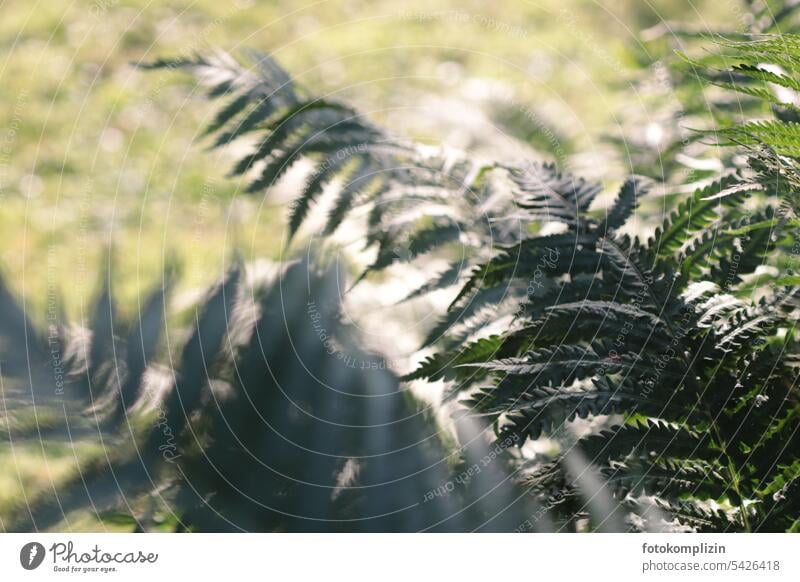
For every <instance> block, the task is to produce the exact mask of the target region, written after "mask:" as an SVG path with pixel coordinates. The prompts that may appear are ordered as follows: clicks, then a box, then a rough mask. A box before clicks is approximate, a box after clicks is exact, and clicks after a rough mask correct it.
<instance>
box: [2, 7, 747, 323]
mask: <svg viewBox="0 0 800 582" xmlns="http://www.w3.org/2000/svg"><path fill="white" fill-rule="evenodd" d="M737 7H738V3H736V2H731V3H730V6H727V5H725V3H716V2H680V1H664V0H662V1H658V2H640V1H638V0H615V1H607V2H603V3H599V2H590V1H581V0H568V1H564V0H542V1H536V2H528V1H525V0H500V1H497V2H492V3H486V2H480V1H466V2H465V1H463V0H459V1H455V0H453V1H449V0H439V1H438V2H433V3H431V2H429V1H417V0H412V1H406V2H403V3H401V4H398V3H396V2H388V1H384V0H380V1H374V0H373V1H369V2H367V1H358V0H344V1H328V2H313V3H302V2H289V1H281V0H278V1H264V2H255V1H247V0H241V1H238V2H232V3H223V2H214V1H211V0H200V1H197V2H179V1H166V2H144V1H141V2H138V1H129V0H123V1H115V0H96V1H94V2H89V1H80V2H67V1H60V0H52V1H48V2H27V1H23V0H11V1H8V0H7V1H5V2H3V3H2V5H0V14H2V17H1V18H0V45H1V46H2V53H1V54H2V56H0V78H2V86H3V89H2V92H0V221H2V223H0V248H1V249H2V257H0V265H2V268H3V269H4V271H5V275H6V277H7V280H9V281H11V282H12V286H13V288H14V290H15V291H16V292H17V293H20V294H22V295H24V296H25V297H26V300H27V301H29V302H30V304H31V305H32V306H33V308H34V311H35V312H37V313H42V312H43V310H42V308H43V307H44V305H45V303H46V300H47V296H48V294H51V295H52V293H53V290H54V289H57V290H58V293H59V294H60V296H62V297H63V305H65V306H66V308H65V309H66V311H67V313H68V314H69V315H70V317H71V318H73V319H82V317H83V310H84V307H85V305H86V301H87V300H88V298H89V297H90V296H91V295H92V293H93V292H94V291H95V290H96V287H97V280H98V277H99V275H98V269H99V267H100V264H101V262H102V260H103V258H104V257H105V256H106V255H104V253H105V252H106V251H107V250H108V248H111V249H112V257H113V262H112V270H113V277H114V281H115V284H116V285H117V287H116V293H117V294H118V295H119V297H120V299H121V304H122V305H123V306H124V305H130V304H131V301H132V300H133V299H134V298H135V297H137V296H138V293H139V292H140V291H141V289H142V288H143V287H147V286H149V285H150V284H152V283H153V282H154V281H155V280H157V278H158V277H159V274H160V273H161V272H162V268H163V265H164V262H165V260H171V259H174V260H175V261H174V262H176V263H177V264H178V265H180V267H181V269H182V270H183V271H184V275H185V276H184V277H182V284H181V285H182V288H183V290H184V291H185V296H184V298H185V299H186V300H187V301H189V300H190V299H191V297H192V291H193V289H199V288H201V287H202V285H204V284H205V283H207V282H209V281H211V280H213V279H214V278H216V277H217V276H218V275H219V274H220V272H221V269H222V263H223V260H224V259H225V258H226V257H229V256H230V254H231V252H232V251H233V250H234V249H237V248H238V249H239V250H240V251H241V252H242V253H243V254H244V255H245V256H246V257H247V258H256V257H259V258H272V257H276V256H278V255H279V254H280V253H281V248H282V238H283V223H284V221H283V218H284V212H283V205H282V204H281V197H280V196H279V195H276V196H270V197H267V198H266V199H264V200H262V199H254V198H252V197H246V196H245V195H237V189H238V188H239V187H240V184H237V183H236V182H234V181H231V180H226V179H225V171H226V168H227V167H229V165H230V159H231V158H232V156H233V155H234V153H238V152H236V150H235V149H228V150H225V151H221V152H213V153H208V152H205V151H204V145H207V143H204V142H202V140H199V138H198V135H199V131H200V130H201V129H202V126H203V125H204V124H205V123H206V122H207V121H208V119H209V115H210V114H211V113H212V110H213V106H210V105H209V104H208V103H207V102H206V101H205V100H204V99H203V96H202V93H201V90H199V89H197V88H196V87H195V86H194V84H193V82H192V81H191V80H190V79H188V78H186V77H184V76H181V75H177V74H171V73H169V72H158V73H148V72H144V71H140V70H137V69H135V68H134V67H133V66H132V65H131V63H136V62H142V61H148V60H153V59H155V58H156V57H160V56H173V55H181V54H184V55H188V54H190V53H192V52H194V51H199V52H207V51H209V50H211V49H212V48H213V47H220V48H223V49H226V50H229V51H234V52H235V51H237V50H240V49H242V48H245V47H250V48H256V49H259V50H262V51H265V52H269V53H271V54H273V55H274V56H275V58H276V59H277V60H278V62H279V63H281V64H282V65H284V66H285V67H286V68H287V69H288V70H289V71H290V73H291V74H292V75H293V76H295V77H296V78H297V80H298V82H300V83H302V84H305V85H307V86H309V87H311V88H312V89H313V90H314V91H315V92H317V93H329V92H330V93H333V94H335V95H336V96H337V97H340V98H344V99H347V100H349V101H350V102H352V103H353V104H355V105H356V106H358V107H359V108H360V109H361V110H362V111H364V112H366V113H367V114H368V115H369V116H370V117H371V118H373V119H375V120H376V121H378V122H381V123H384V124H386V125H388V126H389V127H390V128H391V129H393V130H395V131H396V132H398V133H400V134H405V135H411V136H413V137H415V138H417V139H421V140H423V141H426V142H429V143H431V144H437V145H438V144H440V143H442V142H444V143H447V144H450V145H452V146H454V147H460V148H471V149H479V148H481V147H485V148H486V149H487V151H488V152H489V153H490V154H497V152H502V151H503V149H502V148H503V145H504V144H507V143H509V140H506V139H505V137H506V136H504V135H503V133H504V132H505V133H510V134H514V133H517V137H523V138H525V139H527V140H528V141H530V142H532V143H533V145H534V146H536V145H537V141H538V142H540V144H541V145H542V146H543V148H544V149H548V146H554V145H558V146H560V147H561V148H562V150H563V151H564V152H565V153H566V154H568V155H572V154H574V153H575V152H581V156H583V158H584V159H586V160H590V161H591V160H592V159H593V158H592V155H593V154H598V155H599V153H602V148H603V145H602V144H601V143H600V142H599V141H598V138H599V136H601V135H603V134H607V133H608V132H614V131H617V130H618V129H619V128H618V127H617V114H618V113H619V112H620V111H621V110H622V109H623V108H626V107H636V106H638V105H637V96H636V95H635V94H633V93H632V92H631V91H626V84H627V81H628V79H629V78H630V76H631V75H634V74H635V73H636V70H637V69H638V68H639V67H640V66H641V65H642V63H645V64H647V63H648V59H650V60H651V61H652V60H654V59H655V57H656V55H652V54H650V53H648V52H647V51H645V50H644V49H642V48H641V45H640V44H639V41H638V40H637V35H638V33H639V32H640V31H641V30H642V29H644V28H647V27H649V26H652V25H654V24H657V23H659V22H662V21H664V20H671V19H682V20H684V21H685V20H686V19H687V18H689V17H690V16H692V14H693V15H695V16H694V17H692V19H693V20H694V19H698V21H702V22H706V21H708V25H709V26H711V22H712V21H713V20H714V19H718V20H719V21H720V22H725V23H727V24H728V25H730V23H731V21H733V22H735V19H736V14H737V13H736V8H737ZM700 15H702V18H701V16H700ZM649 50H651V51H652V48H650V49H649ZM492 99H494V100H497V99H500V100H503V101H504V102H505V103H506V105H507V107H506V109H509V107H508V105H510V109H511V110H512V111H513V110H514V109H515V108H516V109H517V110H522V109H523V108H530V110H531V111H534V112H535V113H536V115H537V118H539V119H541V120H542V123H543V124H545V125H547V126H548V128H549V130H550V131H549V132H545V133H544V134H543V132H542V131H540V130H541V129H542V128H541V127H536V126H535V125H534V127H532V128H528V129H526V128H524V127H521V126H520V125H519V123H517V122H515V121H514V120H513V119H511V120H505V121H506V122H505V126H504V125H503V122H504V119H503V117H502V116H500V117H499V118H497V119H495V121H498V124H495V126H494V127H493V126H492V124H491V123H490V124H489V125H486V124H482V119H481V117H480V112H481V111H485V110H486V107H485V105H486V103H487V102H490V101H491V100H492ZM476 112H477V113H476ZM488 118H489V119H490V121H491V120H492V119H493V118H492V116H491V115H488ZM504 140H505V141H504ZM556 141H558V144H556ZM548 142H549V143H548ZM241 147H244V146H240V148H241ZM550 149H552V147H551V148H550ZM510 151H511V152H512V153H513V152H514V150H513V146H510ZM584 165H586V166H587V167H588V168H589V169H590V170H592V169H594V171H595V173H597V174H598V175H599V174H606V175H607V174H609V173H610V174H611V175H612V177H617V176H618V175H621V174H622V173H623V172H624V168H621V169H618V170H616V171H614V170H613V168H612V169H609V168H606V167H598V166H597V165H596V164H594V163H586V164H584ZM605 165H608V164H607V163H606V164H605ZM288 181H289V186H288V187H291V179H290V178H289V179H288Z"/></svg>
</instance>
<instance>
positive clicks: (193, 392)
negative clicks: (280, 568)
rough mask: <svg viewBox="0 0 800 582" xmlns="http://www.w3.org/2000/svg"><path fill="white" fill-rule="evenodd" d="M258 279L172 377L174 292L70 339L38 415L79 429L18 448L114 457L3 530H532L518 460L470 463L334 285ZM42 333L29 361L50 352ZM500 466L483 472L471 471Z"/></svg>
mask: <svg viewBox="0 0 800 582" xmlns="http://www.w3.org/2000/svg"><path fill="white" fill-rule="evenodd" d="M244 275H245V268H244V266H238V267H236V268H234V269H233V270H232V271H230V272H229V273H228V274H227V276H226V277H225V278H224V280H223V281H221V282H220V283H219V284H218V285H217V286H216V287H215V288H213V289H211V290H210V292H209V294H208V297H207V298H206V300H205V301H204V303H203V304H202V305H201V306H199V307H198V308H197V309H196V310H195V312H194V315H195V317H194V318H193V319H194V322H193V325H192V329H191V331H190V332H189V333H188V336H187V338H186V340H185V341H184V342H183V345H182V348H181V349H180V352H179V354H178V356H177V357H176V358H175V365H174V368H171V367H167V368H166V369H165V367H164V362H159V361H158V359H157V358H156V353H157V352H158V351H159V347H160V339H159V338H160V336H161V335H162V331H163V329H164V326H165V319H164V315H165V306H166V299H167V297H168V291H169V286H168V285H163V286H161V287H160V288H159V289H157V290H156V291H155V292H154V293H153V294H152V295H151V297H150V298H149V299H148V300H147V301H146V302H145V305H144V306H143V308H142V310H141V314H140V316H139V317H138V318H137V319H136V320H135V321H134V322H132V323H131V324H130V325H128V326H125V325H123V324H121V322H119V321H117V318H116V317H115V311H116V310H115V307H114V301H113V298H112V294H111V292H110V288H109V286H106V288H105V289H104V291H103V293H101V294H100V296H99V299H98V301H97V304H96V309H95V316H94V318H93V323H92V328H91V329H90V330H86V331H85V332H83V331H79V330H78V329H76V328H75V327H74V326H69V327H67V326H63V327H61V328H60V331H59V334H58V338H57V341H58V343H59V345H61V346H62V347H63V349H64V353H69V354H72V357H70V358H68V359H67V360H66V361H65V362H64V363H63V366H64V368H65V376H66V378H67V381H66V382H65V384H64V388H63V390H64V392H63V395H62V396H61V397H60V398H56V399H55V400H54V399H53V398H52V395H49V394H48V393H47V391H48V388H50V387H51V386H50V384H52V382H51V383H47V382H45V381H42V380H43V378H42V379H37V380H38V381H37V383H36V390H37V394H36V395H35V396H33V399H34V401H35V402H36V403H37V408H38V409H39V410H40V413H43V412H44V411H45V410H47V409H48V408H49V407H55V408H59V407H63V409H64V416H63V418H62V419H61V420H60V421H57V422H55V423H53V424H51V425H49V426H44V425H42V424H40V423H38V422H32V423H28V424H27V425H26V424H25V423H19V422H18V423H11V424H10V425H9V427H8V435H7V437H8V438H9V439H10V441H11V442H12V443H14V445H15V446H22V445H24V443H25V442H26V441H28V440H34V441H37V442H42V443H46V442H51V441H53V440H58V439H61V438H69V439H70V441H73V439H74V440H75V441H78V440H81V439H82V440H86V439H96V440H98V441H99V442H100V443H101V444H102V445H103V448H104V450H105V455H104V456H101V457H99V458H96V459H94V460H92V461H89V462H87V461H84V462H83V463H81V465H80V466H79V474H77V475H75V476H74V477H72V478H68V479H66V480H64V481H62V482H58V483H55V484H54V486H53V491H52V492H45V493H44V494H43V495H42V496H41V497H40V498H36V499H28V500H27V502H26V504H25V506H19V507H18V508H17V510H16V511H15V512H14V513H13V514H12V515H7V516H3V522H4V523H5V524H6V527H8V528H9V529H10V530H12V531H20V530H24V531H28V530H33V529H37V530H41V529H50V528H53V527H56V526H58V524H60V523H62V520H65V519H67V520H68V519H69V518H70V517H73V518H74V515H75V512H76V511H79V510H81V511H87V510H88V511H91V512H93V513H95V514H97V515H98V516H100V517H102V518H103V519H111V518H110V517H109V516H113V519H114V520H116V521H118V522H120V521H121V522H125V521H127V522H128V523H129V524H130V526H131V527H134V528H136V529H138V530H151V529H155V528H158V527H161V526H159V524H160V523H165V522H166V523H167V524H168V525H169V526H170V527H172V528H173V529H176V530H179V531H242V530H245V531H420V530H431V531H470V530H485V531H494V530H499V531H508V530H509V529H511V528H512V527H514V526H515V525H516V523H517V520H518V519H519V518H518V515H520V514H522V515H524V514H525V512H526V510H525V507H526V506H527V505H529V504H530V502H529V501H528V500H527V499H526V498H525V497H524V496H520V494H519V493H518V492H515V487H514V485H513V484H512V483H511V482H510V481H509V480H508V474H507V472H506V469H505V467H506V463H507V459H506V456H507V454H506V453H505V450H504V449H505V448H507V447H502V448H496V449H492V450H489V449H488V448H487V447H486V444H485V443H484V441H482V440H481V439H479V438H478V439H476V438H474V437H473V439H472V443H471V444H468V445H467V446H465V447H464V449H463V451H461V456H458V455H456V456H454V454H453V453H452V451H451V450H450V448H451V445H449V444H448V439H447V438H446V436H445V434H444V433H443V432H442V431H441V428H440V427H439V426H438V424H437V422H436V421H435V420H434V419H433V418H432V417H431V416H430V414H429V413H428V412H427V411H425V410H424V409H423V408H422V406H421V404H420V403H418V402H417V401H415V399H414V398H412V397H411V396H410V395H409V393H408V392H405V391H401V390H399V388H398V385H397V380H396V379H395V378H394V377H393V376H392V375H391V373H390V372H388V371H387V370H386V369H385V366H382V365H380V364H381V362H382V361H384V360H383V359H382V358H381V357H380V356H379V355H378V354H371V353H367V352H364V351H363V350H360V349H359V348H358V347H357V346H356V345H355V344H354V343H353V339H354V338H353V337H352V334H351V333H350V332H349V331H348V329H347V328H345V327H344V326H342V325H341V324H340V323H339V321H338V308H337V301H336V298H337V289H336V280H337V276H336V274H335V272H334V271H333V270H332V269H327V270H322V269H320V268H318V267H311V266H309V265H308V264H305V263H300V262H293V263H290V264H288V265H286V266H285V267H282V268H281V269H280V270H279V272H278V273H277V274H276V275H275V278H274V280H273V281H271V282H267V283H264V284H260V285H257V286H255V287H249V286H248V285H246V284H245V283H244ZM167 280H168V279H167ZM7 299H9V298H8V297H7ZM5 305H6V306H7V307H8V308H9V309H13V308H14V307H15V304H14V303H13V302H6V303H5ZM112 322H113V327H112ZM27 327H28V329H29V332H30V334H31V340H32V341H31V345H38V346H43V345H45V344H46V343H47V342H44V344H43V342H42V341H41V340H40V341H38V342H37V341H33V340H34V339H35V338H36V337H39V338H41V337H42V336H43V335H44V334H41V333H37V330H35V328H34V327H33V326H32V325H30V324H27ZM125 327H127V328H128V329H129V330H130V331H129V332H128V336H127V338H126V339H125V340H122V339H120V338H118V337H117V334H119V333H120V332H121V331H122V330H123V329H125ZM42 353H43V354H44V350H42ZM43 359H44V362H40V361H39V360H38V359H36V360H34V362H33V364H34V367H35V368H39V367H40V366H41V365H43V364H44V365H46V362H47V359H46V358H43ZM43 376H46V374H43ZM18 396H19V398H20V399H24V398H25V393H24V391H23V392H21V393H19V394H18ZM12 401H13V399H12ZM26 406H30V403H28V404H25V403H24V402H20V403H19V407H18V408H17V409H16V410H11V411H10V412H11V415H12V417H13V416H14V415H15V413H19V412H20V411H22V410H24V408H25V407H26ZM469 424H470V421H469V420H468V419H465V420H464V421H463V422H461V423H459V427H460V429H459V430H466V431H469V430H472V429H470V428H469ZM473 432H474V430H473ZM507 444H510V443H507ZM488 456H491V458H492V463H491V464H488V463H483V464H481V465H479V466H480V469H479V470H478V471H474V470H472V469H470V470H469V471H468V472H467V471H465V470H464V468H463V467H461V466H459V465H458V462H457V459H461V460H462V462H463V463H467V462H468V461H469V466H472V465H475V464H477V463H478V460H480V459H485V458H488ZM456 479H457V480H456ZM489 491H491V492H492V493H491V495H488V494H487V492H489ZM531 511H532V510H531Z"/></svg>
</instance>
